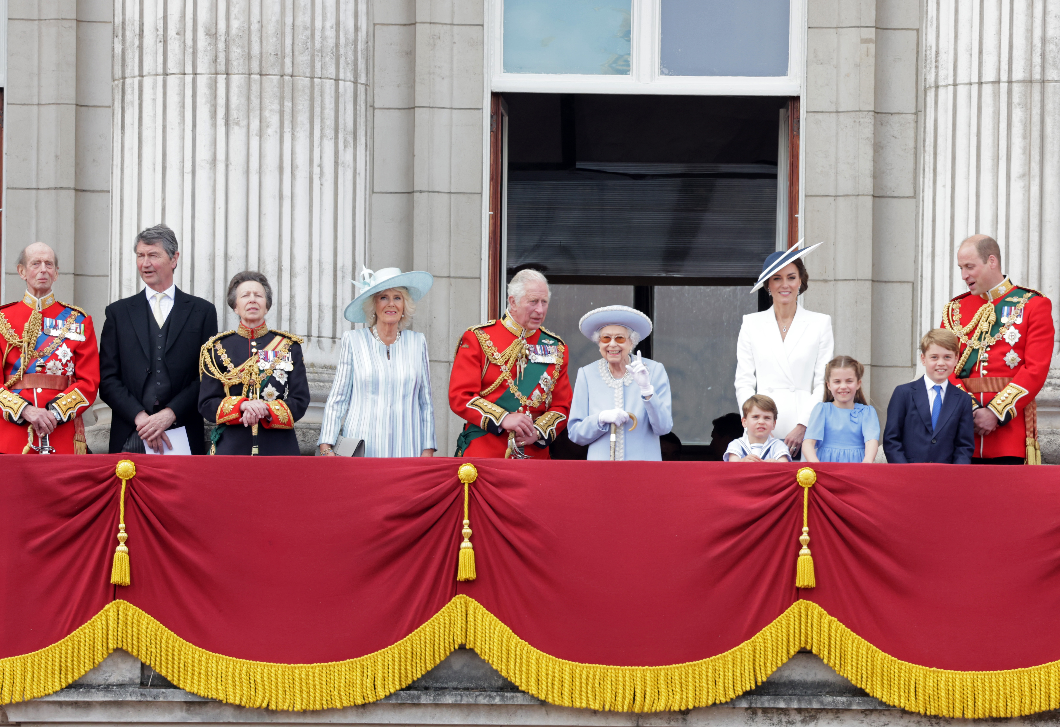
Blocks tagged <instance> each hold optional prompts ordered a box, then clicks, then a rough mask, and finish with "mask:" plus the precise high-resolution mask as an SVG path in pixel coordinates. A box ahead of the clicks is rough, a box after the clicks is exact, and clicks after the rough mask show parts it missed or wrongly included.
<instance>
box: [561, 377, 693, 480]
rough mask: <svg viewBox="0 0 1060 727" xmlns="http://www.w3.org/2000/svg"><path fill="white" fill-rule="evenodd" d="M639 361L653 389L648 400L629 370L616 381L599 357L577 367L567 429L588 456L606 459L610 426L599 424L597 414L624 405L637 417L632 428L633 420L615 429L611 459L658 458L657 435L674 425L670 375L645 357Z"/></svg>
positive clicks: (608, 457) (609, 455) (609, 450)
mask: <svg viewBox="0 0 1060 727" xmlns="http://www.w3.org/2000/svg"><path fill="white" fill-rule="evenodd" d="M643 361H644V366H645V367H646V368H647V369H648V373H649V375H650V376H651V385H652V386H653V387H655V393H654V394H653V395H652V397H651V399H649V400H648V401H644V400H643V399H641V398H640V387H638V386H637V385H636V384H635V383H634V382H633V376H632V374H630V373H629V372H628V371H627V372H626V376H625V377H624V379H622V380H619V381H616V380H615V379H614V378H613V377H612V376H611V371H610V369H608V366H607V362H606V361H605V360H604V359H602V358H601V359H599V360H598V361H595V362H594V363H591V364H589V365H588V366H583V367H581V368H580V369H578V378H577V380H576V381H575V383H574V400H573V401H572V402H571V407H570V420H569V421H568V423H567V432H568V433H569V435H570V438H571V441H572V442H574V443H575V444H581V445H583V446H584V445H586V444H587V445H589V459H593V460H609V459H611V425H609V424H605V425H604V426H603V428H601V427H600V425H599V418H598V417H599V414H600V412H602V411H603V410H605V409H623V410H625V411H627V412H629V413H631V414H633V415H634V416H636V417H637V428H636V429H634V430H633V431H630V428H631V427H632V426H633V422H632V421H630V422H626V424H625V425H624V426H622V427H619V431H618V441H617V442H616V447H615V459H616V460H634V459H643V460H661V459H662V450H661V449H660V447H659V437H661V436H662V435H663V434H666V433H667V432H669V431H670V430H671V429H672V428H673V426H674V417H673V408H672V406H671V402H670V379H669V378H667V376H666V369H665V368H663V365H662V364H661V363H658V362H656V361H652V360H651V359H647V358H646V359H643Z"/></svg>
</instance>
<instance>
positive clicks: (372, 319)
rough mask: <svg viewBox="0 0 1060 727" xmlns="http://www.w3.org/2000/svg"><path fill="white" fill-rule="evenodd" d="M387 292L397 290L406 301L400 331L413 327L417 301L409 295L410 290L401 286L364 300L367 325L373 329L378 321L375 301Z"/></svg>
mask: <svg viewBox="0 0 1060 727" xmlns="http://www.w3.org/2000/svg"><path fill="white" fill-rule="evenodd" d="M387 290H396V291H398V292H399V293H401V297H402V298H403V299H404V301H405V311H404V315H402V316H401V320H400V321H398V330H399V331H403V330H405V329H406V328H411V327H412V316H414V315H416V301H414V300H413V299H412V296H411V295H409V289H408V288H406V287H404V286H400V287H397V288H387V289H386V290H380V291H379V292H378V293H376V294H374V295H370V296H368V297H367V298H365V299H364V303H362V304H361V310H363V311H364V320H365V322H366V325H367V326H368V327H369V328H371V327H372V326H374V325H375V324H376V322H377V321H378V317H377V316H376V314H375V299H376V298H378V297H379V296H380V295H382V294H383V293H385V292H386V291H387Z"/></svg>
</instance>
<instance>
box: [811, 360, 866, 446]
mask: <svg viewBox="0 0 1060 727" xmlns="http://www.w3.org/2000/svg"><path fill="white" fill-rule="evenodd" d="M864 373H865V367H864V366H862V365H861V364H860V363H858V362H857V361H855V360H854V359H852V358H850V356H836V357H835V358H834V359H832V360H831V361H829V362H828V365H827V366H825V370H824V381H825V392H824V401H822V402H821V403H820V404H818V405H817V406H815V407H814V409H813V413H812V414H810V424H809V426H807V427H806V440H805V442H804V443H803V446H802V451H803V453H804V454H805V456H806V461H807V462H872V461H874V460H875V459H876V451H877V450H878V449H879V447H880V418H879V417H878V416H877V415H876V410H875V409H873V408H872V407H871V406H869V404H868V402H867V401H865V394H864V393H863V392H862V390H861V377H862V376H863V375H864Z"/></svg>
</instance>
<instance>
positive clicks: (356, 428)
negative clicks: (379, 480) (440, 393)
mask: <svg viewBox="0 0 1060 727" xmlns="http://www.w3.org/2000/svg"><path fill="white" fill-rule="evenodd" d="M389 348H390V358H389V359H388V358H387V350H386V349H387V346H386V345H385V344H383V343H382V342H381V341H379V340H377V339H376V338H375V337H374V336H373V335H372V331H371V329H370V328H360V329H358V330H355V331H347V332H346V333H344V334H343V336H342V350H341V351H340V353H339V366H338V370H337V371H336V372H335V381H334V383H332V385H331V393H330V394H328V402H327V405H326V406H325V407H324V419H323V422H321V426H320V439H319V440H318V442H317V444H318V445H320V444H335V441H336V440H337V439H338V436H339V434H340V433H341V434H342V436H343V437H352V438H354V439H363V440H364V447H365V449H364V455H365V456H366V457H418V456H419V455H420V454H421V453H422V452H423V450H425V449H437V447H436V446H435V439H434V405H433V404H432V403H431V372H430V366H429V364H428V360H427V339H426V338H425V337H424V335H423V334H422V333H417V332H416V331H402V332H401V334H400V335H399V336H398V339H397V340H396V341H394V343H393V344H391V345H390V347H389Z"/></svg>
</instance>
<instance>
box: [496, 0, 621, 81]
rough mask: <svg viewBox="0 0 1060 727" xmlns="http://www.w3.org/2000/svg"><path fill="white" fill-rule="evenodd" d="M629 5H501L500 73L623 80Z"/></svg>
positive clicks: (530, 1) (581, 0) (567, 1)
mask: <svg viewBox="0 0 1060 727" xmlns="http://www.w3.org/2000/svg"><path fill="white" fill-rule="evenodd" d="M630 6H631V0H505V3H504V72H505V73H578V74H591V75H624V76H628V75H629V44H630V28H631V25H630Z"/></svg>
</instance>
